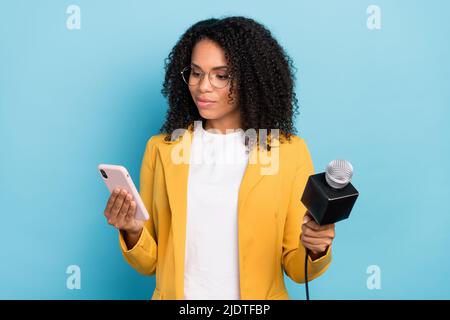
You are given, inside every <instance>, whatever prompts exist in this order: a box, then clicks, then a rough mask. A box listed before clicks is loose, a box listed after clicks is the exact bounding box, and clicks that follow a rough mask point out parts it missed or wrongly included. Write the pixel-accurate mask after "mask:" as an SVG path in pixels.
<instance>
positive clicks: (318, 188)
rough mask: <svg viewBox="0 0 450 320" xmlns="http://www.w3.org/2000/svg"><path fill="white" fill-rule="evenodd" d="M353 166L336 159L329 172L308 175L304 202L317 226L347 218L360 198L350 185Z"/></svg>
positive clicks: (330, 165)
mask: <svg viewBox="0 0 450 320" xmlns="http://www.w3.org/2000/svg"><path fill="white" fill-rule="evenodd" d="M352 176H353V166H352V164H351V163H350V162H348V161H347V160H333V161H331V162H330V163H329V164H328V165H327V168H326V172H322V173H318V174H314V175H311V176H309V178H308V181H307V182H306V186H305V190H304V191H303V195H302V198H301V202H302V203H303V204H304V206H305V207H306V208H307V209H308V211H309V213H310V214H311V215H312V216H313V218H314V220H316V222H317V224H319V225H324V224H332V223H336V222H338V221H341V220H344V219H347V218H348V216H349V215H350V212H351V211H352V208H353V205H354V204H355V202H356V199H357V198H358V196H359V192H358V190H356V189H355V187H354V186H353V185H352V184H351V183H350V181H351V179H352ZM308 252H309V250H308V249H306V256H305V290H306V300H309V288H308Z"/></svg>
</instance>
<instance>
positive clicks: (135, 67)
mask: <svg viewBox="0 0 450 320" xmlns="http://www.w3.org/2000/svg"><path fill="white" fill-rule="evenodd" d="M71 5H75V6H78V7H77V8H79V9H80V28H79V29H77V28H75V29H71V28H68V25H67V21H68V19H69V20H70V17H71V12H72V11H70V10H69V13H68V8H69V9H70V6H71ZM371 5H375V6H377V8H378V9H379V13H380V15H379V16H378V18H379V19H378V18H377V19H378V20H377V21H378V22H380V25H379V27H380V28H375V29H372V28H369V27H368V24H367V22H368V20H369V25H373V18H374V17H373V16H372V14H373V11H371V10H372V9H370V8H373V7H370V6H371ZM368 8H369V10H368ZM449 13H450V2H449V1H444V0H441V1H438V0H435V1H425V0H421V1H406V0H398V1H388V0H373V1H365V0H348V1H332V0H326V1H325V0H324V1H312V0H311V1H284V0H280V1H261V0H252V1H241V0H239V1H236V0H229V1H214V2H211V1H204V0H193V1H138V0H135V1H114V2H113V1H106V0H95V1H92V0H90V1H87V0H73V1H56V0H54V1H50V0H41V1H18V0H14V1H13V0H2V1H1V2H0V141H1V149H0V150H1V151H0V152H1V157H0V184H1V185H0V186H1V189H0V202H1V209H0V212H1V232H0V239H1V241H0V243H1V250H0V261H1V263H0V298H2V299H149V298H150V297H151V294H152V291H153V289H154V286H155V278H154V277H144V276H141V275H139V274H138V273H137V272H135V271H134V270H133V269H132V268H131V267H129V266H128V265H127V264H126V263H125V261H124V260H123V258H122V256H121V253H120V250H119V246H118V238H117V232H116V230H114V229H113V228H112V227H110V226H109V225H107V223H106V221H105V218H104V216H103V210H104V207H105V203H106V200H107V198H108V191H107V189H106V187H105V185H104V184H103V182H102V180H101V178H100V175H99V173H98V171H97V165H98V164H99V163H115V164H122V165H124V166H126V167H127V168H128V170H129V171H130V173H131V175H132V177H133V179H134V181H135V183H136V184H138V183H139V170H140V165H141V160H142V156H143V152H144V148H145V143H146V141H147V139H149V138H150V137H151V136H152V135H154V134H157V133H158V129H159V128H160V126H161V124H162V122H163V120H164V116H165V112H166V109H167V102H166V101H165V99H164V98H163V97H162V95H161V93H160V90H161V85H162V81H163V77H164V68H163V67H164V59H165V58H166V57H167V55H168V54H169V52H170V50H171V48H172V47H173V46H174V45H175V43H176V42H177V40H178V38H179V37H180V36H181V34H182V33H183V32H184V31H185V30H186V29H187V28H188V27H189V26H190V25H192V24H193V23H195V22H197V21H199V20H202V19H206V18H210V17H216V18H217V17H219V18H220V17H224V16H229V15H243V16H247V17H251V18H253V19H256V20H257V21H259V22H261V23H263V24H264V25H266V26H267V27H268V28H269V29H270V30H271V31H272V33H273V34H274V36H275V37H276V38H277V39H278V41H279V42H280V44H281V45H282V46H283V47H284V48H285V49H286V51H287V52H288V54H289V55H290V56H291V57H292V59H293V60H294V64H295V66H296V67H297V73H296V77H297V82H296V83H297V86H296V92H297V94H298V97H299V102H300V114H299V116H298V118H297V122H296V125H297V128H298V129H299V135H300V136H301V137H303V138H304V139H305V141H306V142H307V145H308V147H309V149H310V152H311V155H312V157H313V161H314V165H315V169H316V171H317V172H320V171H323V170H324V169H325V166H326V164H327V163H328V162H329V161H331V160H333V159H336V158H345V159H348V160H349V161H350V162H351V163H352V164H353V166H354V179H353V183H354V185H355V186H356V187H357V188H358V190H359V191H360V198H359V199H358V201H357V203H356V205H355V207H354V210H353V212H352V214H351V216H350V219H349V220H347V221H344V222H341V223H339V224H337V225H336V239H335V242H334V246H333V262H332V264H331V266H330V268H329V269H328V271H327V272H326V273H325V274H324V275H323V276H322V277H320V278H318V279H316V280H314V281H312V282H311V284H310V294H311V298H312V299H449V298H450V288H449V287H450V258H449V254H448V252H447V250H448V247H449V244H450V232H449V231H450V227H449V226H450V212H449V206H448V200H449V198H450V187H449V185H450V184H449V178H450V173H449V163H450V143H449V140H450V139H449V138H450V125H449V124H450V112H449V107H450V104H449V102H450V90H449V88H450V86H449V79H450V62H449V57H450V41H449V34H450V20H449V19H448V15H449ZM371 23H372V24H371ZM70 266H77V267H79V271H80V272H79V273H77V274H79V275H81V277H80V278H79V280H80V282H79V283H80V284H81V286H80V287H79V289H77V288H75V289H70V288H68V285H67V282H68V280H70V279H71V277H72V276H74V274H71V273H70V272H71V271H70V270H71V267H70ZM374 270H375V271H374ZM68 272H69V273H68ZM69 282H70V281H69ZM286 283H287V286H288V291H289V294H290V295H291V296H292V298H294V299H304V298H305V293H304V286H303V285H300V284H296V283H294V282H293V281H291V280H290V279H289V278H287V277H286ZM375 283H376V285H375V287H374V284H375ZM69 287H70V286H69Z"/></svg>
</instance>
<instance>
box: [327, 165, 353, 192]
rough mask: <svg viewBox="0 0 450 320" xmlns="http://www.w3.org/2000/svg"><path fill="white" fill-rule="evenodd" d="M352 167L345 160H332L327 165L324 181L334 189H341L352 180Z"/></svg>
mask: <svg viewBox="0 0 450 320" xmlns="http://www.w3.org/2000/svg"><path fill="white" fill-rule="evenodd" d="M352 175H353V166H352V164H351V163H350V162H348V161H347V160H333V161H331V162H330V163H329V164H328V165H327V169H326V172H325V180H326V181H327V183H328V185H329V186H330V187H332V188H334V189H342V188H344V187H345V186H346V185H347V184H349V183H350V181H351V180H352Z"/></svg>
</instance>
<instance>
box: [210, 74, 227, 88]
mask: <svg viewBox="0 0 450 320" xmlns="http://www.w3.org/2000/svg"><path fill="white" fill-rule="evenodd" d="M229 81H230V76H229V74H228V73H227V72H226V71H215V72H211V84H212V85H213V86H214V87H216V88H225V87H226V86H227V85H228V82H229Z"/></svg>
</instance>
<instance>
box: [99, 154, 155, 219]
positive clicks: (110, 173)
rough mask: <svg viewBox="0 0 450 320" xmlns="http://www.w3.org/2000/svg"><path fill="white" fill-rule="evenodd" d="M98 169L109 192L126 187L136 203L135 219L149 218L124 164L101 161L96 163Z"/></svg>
mask: <svg viewBox="0 0 450 320" xmlns="http://www.w3.org/2000/svg"><path fill="white" fill-rule="evenodd" d="M98 170H99V172H100V175H101V177H102V179H103V181H104V182H105V184H106V186H107V187H108V190H109V192H110V193H111V192H113V191H114V189H115V188H117V187H118V188H121V189H126V190H127V191H128V192H129V193H130V194H131V195H132V196H133V201H134V202H136V205H137V208H136V215H135V219H137V220H148V219H149V215H148V212H147V209H146V208H145V205H144V202H143V201H142V199H141V196H140V195H139V192H138V191H137V189H136V186H135V185H134V183H133V180H132V179H131V176H130V174H129V173H128V170H127V169H126V168H125V167H124V166H119V165H114V164H103V163H101V164H99V165H98Z"/></svg>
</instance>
